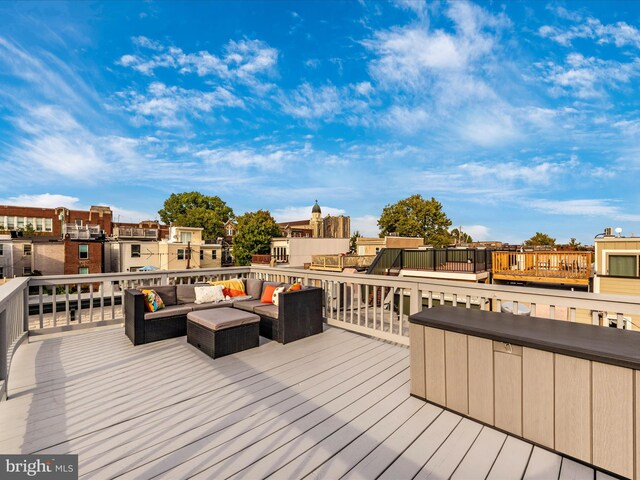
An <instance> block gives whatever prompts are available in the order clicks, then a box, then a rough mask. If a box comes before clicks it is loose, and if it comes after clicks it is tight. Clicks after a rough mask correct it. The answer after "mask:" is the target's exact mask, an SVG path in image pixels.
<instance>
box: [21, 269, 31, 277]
mask: <svg viewBox="0 0 640 480" xmlns="http://www.w3.org/2000/svg"><path fill="white" fill-rule="evenodd" d="M22 274H23V275H31V267H24V268H23V269H22Z"/></svg>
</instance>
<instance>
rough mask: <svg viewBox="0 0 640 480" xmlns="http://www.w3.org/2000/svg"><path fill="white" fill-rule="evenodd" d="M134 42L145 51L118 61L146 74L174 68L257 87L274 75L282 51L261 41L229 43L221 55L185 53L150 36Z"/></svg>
mask: <svg viewBox="0 0 640 480" xmlns="http://www.w3.org/2000/svg"><path fill="white" fill-rule="evenodd" d="M133 43H134V45H136V46H137V47H138V48H139V49H141V50H142V51H143V52H144V51H145V50H151V52H152V53H151V55H147V54H146V52H144V53H139V54H138V55H132V54H126V55H123V56H121V57H120V59H119V60H118V61H117V62H116V63H117V64H118V65H121V66H123V67H129V68H132V69H134V70H136V71H138V72H140V73H142V74H144V75H153V74H154V72H155V71H156V70H158V69H161V68H172V69H176V70H178V71H179V72H180V73H183V74H186V73H195V74H197V75H198V76H201V77H205V76H216V77H219V78H221V79H225V80H238V81H242V82H245V83H249V84H253V83H256V82H257V76H259V75H262V74H271V73H273V72H274V69H275V66H276V64H277V61H278V51H277V50H276V49H275V48H272V47H270V46H269V45H267V44H266V43H265V42H262V41H260V40H250V39H242V40H238V41H235V40H229V42H228V43H227V44H226V45H225V46H224V48H223V50H222V54H221V55H216V54H213V53H210V52H208V51H206V50H201V51H199V52H197V53H185V52H184V51H183V50H182V49H181V48H178V47H175V46H167V45H162V44H161V43H160V42H157V41H154V40H150V39H148V38H146V37H134V38H133Z"/></svg>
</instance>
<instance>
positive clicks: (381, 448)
mask: <svg viewBox="0 0 640 480" xmlns="http://www.w3.org/2000/svg"><path fill="white" fill-rule="evenodd" d="M9 395H10V399H9V400H8V401H6V402H2V403H0V423H1V424H2V427H3V428H2V429H0V451H2V452H3V453H47V454H54V453H76V454H78V455H79V467H80V468H79V470H80V476H81V478H83V479H85V478H86V479H89V478H91V479H101V478H113V477H116V476H120V477H121V478H136V479H146V478H152V477H158V478H171V479H175V478H187V477H194V478H203V479H204V478H229V477H233V478H238V479H244V478H251V479H253V478H265V477H267V476H269V477H270V478H273V479H292V478H309V479H318V478H323V479H324V478H329V479H334V478H335V479H338V478H351V479H372V478H390V479H396V478H399V479H402V478H412V477H414V476H416V478H448V477H451V476H453V478H485V477H486V476H487V475H488V476H489V478H493V477H496V478H510V477H512V476H513V477H518V478H520V477H522V475H523V474H524V476H525V477H524V478H548V476H552V477H555V478H557V477H558V476H559V477H560V478H594V471H593V469H589V467H584V466H583V465H580V464H577V463H575V462H572V461H570V460H567V459H562V457H560V456H557V455H554V454H552V453H550V452H546V451H544V450H541V449H539V448H534V449H533V452H532V448H533V447H532V446H531V445H530V444H528V443H525V442H522V441H520V440H517V439H515V438H513V437H507V436H506V435H505V434H503V433H501V432H497V431H496V430H493V429H491V428H489V427H483V426H481V425H480V424H478V423H476V422H473V421H472V420H469V419H463V418H462V417H460V416H459V415H456V414H454V413H452V412H449V411H445V410H443V409H441V408H439V407H437V406H435V405H431V404H428V403H425V402H422V401H420V400H418V399H415V398H413V397H411V396H410V395H409V355H408V350H407V349H406V348H404V347H400V346H396V345H392V344H388V343H384V342H380V341H377V340H375V339H370V338H366V337H363V336H359V335H355V334H352V333H349V332H346V331H343V330H340V329H336V328H328V329H327V330H326V331H325V332H324V333H323V334H321V335H318V336H315V337H311V338H307V339H304V340H300V341H298V342H294V343H292V344H288V345H280V344H277V343H276V342H270V341H265V340H264V339H262V340H261V345H260V347H259V348H255V349H251V350H247V351H245V352H240V353H238V354H235V355H231V356H228V357H223V358H220V359H216V360H212V359H211V358H209V357H207V356H206V355H204V354H202V352H200V351H198V350H196V349H195V348H193V347H191V346H190V345H188V344H187V343H186V341H185V338H184V337H182V338H177V339H171V340H166V341H163V342H156V343H153V344H149V345H141V346H138V347H133V346H132V345H131V343H130V342H129V340H128V339H127V338H126V336H125V335H124V332H123V330H122V328H114V327H109V328H102V329H96V330H92V331H87V332H82V333H75V332H74V333H72V334H60V335H55V336H51V337H46V336H45V337H38V338H37V339H35V340H34V339H32V341H31V343H28V344H23V345H22V346H21V347H20V349H18V352H17V353H16V355H15V357H14V360H13V363H12V367H11V376H10V384H9ZM505 439H506V440H505ZM598 478H600V477H598ZM602 478H605V477H602Z"/></svg>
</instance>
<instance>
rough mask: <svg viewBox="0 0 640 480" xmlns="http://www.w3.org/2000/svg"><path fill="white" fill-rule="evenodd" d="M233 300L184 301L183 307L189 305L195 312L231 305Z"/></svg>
mask: <svg viewBox="0 0 640 480" xmlns="http://www.w3.org/2000/svg"><path fill="white" fill-rule="evenodd" d="M232 305H233V302H232V301H231V300H225V301H224V302H213V303H200V304H198V303H185V304H184V306H185V307H191V310H192V311H194V312H196V311H199V310H209V309H212V308H220V307H231V306H232Z"/></svg>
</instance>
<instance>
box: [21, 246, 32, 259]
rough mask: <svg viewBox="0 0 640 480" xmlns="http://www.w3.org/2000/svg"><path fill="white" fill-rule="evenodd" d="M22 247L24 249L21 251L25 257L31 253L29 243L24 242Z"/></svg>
mask: <svg viewBox="0 0 640 480" xmlns="http://www.w3.org/2000/svg"><path fill="white" fill-rule="evenodd" d="M22 248H23V249H24V250H23V252H24V255H25V257H28V256H30V255H31V245H30V244H24V245H23V246H22Z"/></svg>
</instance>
